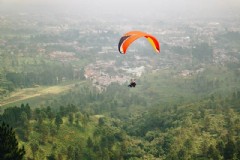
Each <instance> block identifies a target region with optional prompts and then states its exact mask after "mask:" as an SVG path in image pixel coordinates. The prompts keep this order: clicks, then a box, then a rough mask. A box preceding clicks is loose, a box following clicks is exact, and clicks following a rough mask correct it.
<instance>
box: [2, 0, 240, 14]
mask: <svg viewBox="0 0 240 160" xmlns="http://www.w3.org/2000/svg"><path fill="white" fill-rule="evenodd" d="M0 6H1V7H2V8H3V7H4V8H5V9H9V11H13V12H14V11H16V10H22V11H24V10H26V8H30V9H31V8H33V9H34V8H38V9H40V10H41V9H42V10H46V11H48V12H51V10H52V11H53V10H56V9H57V10H58V11H62V12H71V11H74V12H77V13H78V14H84V15H89V16H103V15H117V16H119V15H122V16H123V17H127V16H136V15H137V16H139V15H142V16H153V17H154V16H159V15H161V14H163V15H171V16H186V15H194V14H197V15H202V16H206V15H216V14H222V15H224V14H229V12H235V13H236V14H240V0H0ZM116 18H117V17H116Z"/></svg>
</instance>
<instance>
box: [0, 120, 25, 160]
mask: <svg viewBox="0 0 240 160" xmlns="http://www.w3.org/2000/svg"><path fill="white" fill-rule="evenodd" d="M24 155H25V149H24V146H23V147H22V148H20V149H19V148H18V141H17V139H16V137H15V133H14V131H13V129H12V128H10V127H9V125H6V124H5V123H4V122H2V124H1V126H0V159H1V160H22V159H23V156H24Z"/></svg>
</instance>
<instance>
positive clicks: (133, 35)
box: [118, 31, 160, 54]
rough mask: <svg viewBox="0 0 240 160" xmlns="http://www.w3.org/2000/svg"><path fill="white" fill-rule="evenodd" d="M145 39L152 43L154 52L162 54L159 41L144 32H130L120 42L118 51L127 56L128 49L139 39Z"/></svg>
mask: <svg viewBox="0 0 240 160" xmlns="http://www.w3.org/2000/svg"><path fill="white" fill-rule="evenodd" d="M142 37H145V38H147V40H148V41H149V42H150V44H151V45H152V47H153V48H154V50H155V51H156V52H157V53H159V52H160V44H159V42H158V40H157V39H156V38H155V37H154V36H152V35H151V34H148V33H145V32H142V31H130V32H127V33H125V34H124V35H123V36H122V37H121V38H120V40H119V43H118V50H119V52H120V53H121V54H126V51H127V49H128V47H129V46H130V45H131V44H132V43H133V42H134V41H135V40H137V39H139V38H142Z"/></svg>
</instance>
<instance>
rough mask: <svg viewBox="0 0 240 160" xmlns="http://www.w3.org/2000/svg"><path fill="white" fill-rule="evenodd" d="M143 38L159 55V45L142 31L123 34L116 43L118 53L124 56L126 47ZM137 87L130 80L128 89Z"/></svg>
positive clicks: (133, 81)
mask: <svg viewBox="0 0 240 160" xmlns="http://www.w3.org/2000/svg"><path fill="white" fill-rule="evenodd" d="M142 37H145V38H146V39H147V40H148V41H149V42H150V44H151V45H152V47H153V49H154V50H155V51H156V52H157V53H159V52H160V44H159V42H158V40H157V38H155V37H154V36H153V35H151V34H148V33H145V32H142V31H130V32H127V33H125V34H124V35H123V36H122V37H121V38H120V40H119V43H118V51H119V52H120V53H121V54H126V52H127V49H128V47H129V46H130V45H131V44H132V43H133V42H134V41H135V40H137V39H139V38H142ZM136 85H137V83H136V81H135V80H133V79H131V82H130V84H129V85H128V87H131V88H132V87H135V86H136Z"/></svg>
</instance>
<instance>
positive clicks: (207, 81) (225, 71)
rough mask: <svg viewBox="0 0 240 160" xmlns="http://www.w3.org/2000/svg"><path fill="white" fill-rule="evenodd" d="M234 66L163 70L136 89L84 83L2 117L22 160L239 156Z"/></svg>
mask: <svg viewBox="0 0 240 160" xmlns="http://www.w3.org/2000/svg"><path fill="white" fill-rule="evenodd" d="M230 67H231V68H230ZM234 68H235V69H236V70H235V69H234ZM237 68H238V66H237V65H235V67H234V66H229V67H223V66H221V67H213V66H212V67H208V68H207V69H206V70H204V71H202V72H200V73H198V74H193V75H191V76H188V77H185V78H183V77H181V75H180V74H179V73H178V72H176V71H173V70H163V71H158V72H156V73H149V74H147V75H144V76H143V77H142V78H141V79H139V81H138V86H137V88H134V89H130V88H128V87H126V86H120V85H118V84H112V85H110V86H109V87H108V88H107V90H106V91H104V92H102V93H99V92H98V91H97V90H95V89H94V88H93V87H91V86H90V85H89V84H88V83H85V84H84V85H77V86H75V88H74V89H71V91H70V92H66V93H63V94H61V95H59V96H57V97H55V100H54V101H51V102H45V103H44V104H43V105H42V107H41V108H36V107H33V106H30V105H28V104H22V105H21V106H20V107H10V108H7V109H5V110H4V113H3V114H2V116H1V120H2V121H4V122H6V123H9V124H10V125H11V126H13V127H14V128H15V131H16V133H17V135H18V139H19V140H20V141H21V144H23V145H24V146H25V148H26V156H25V158H32V159H89V160H90V159H99V158H100V159H104V160H105V159H106V160H108V159H129V160H130V159H199V160H203V159H231V160H233V159H239V158H240V157H239V156H240V150H239V148H240V145H239V144H240V139H239V133H240V128H239V126H240V113H239V111H240V110H239V108H238V104H239V103H240V101H239V100H240V88H239V85H238V84H239V82H240V77H239V74H238V73H237ZM167 86H169V87H167ZM116 91H117V92H116ZM180 93H181V94H180ZM31 108H35V109H31Z"/></svg>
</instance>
